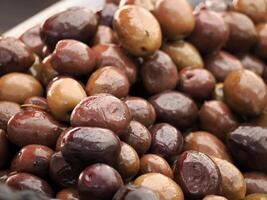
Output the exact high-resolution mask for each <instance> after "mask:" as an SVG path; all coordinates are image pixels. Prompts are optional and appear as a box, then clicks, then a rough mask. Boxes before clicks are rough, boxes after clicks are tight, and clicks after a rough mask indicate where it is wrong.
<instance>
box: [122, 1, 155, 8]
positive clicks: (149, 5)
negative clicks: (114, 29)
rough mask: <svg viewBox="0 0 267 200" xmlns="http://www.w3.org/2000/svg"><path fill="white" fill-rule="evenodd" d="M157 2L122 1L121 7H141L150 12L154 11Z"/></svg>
mask: <svg viewBox="0 0 267 200" xmlns="http://www.w3.org/2000/svg"><path fill="white" fill-rule="evenodd" d="M155 4H156V1H155V0H121V1H120V4H119V7H122V6H125V5H136V6H141V7H143V8H145V9H147V10H149V11H153V10H154V9H155Z"/></svg>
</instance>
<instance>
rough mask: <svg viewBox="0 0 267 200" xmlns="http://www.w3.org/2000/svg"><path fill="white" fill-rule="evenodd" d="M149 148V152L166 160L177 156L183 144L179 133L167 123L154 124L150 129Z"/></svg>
mask: <svg viewBox="0 0 267 200" xmlns="http://www.w3.org/2000/svg"><path fill="white" fill-rule="evenodd" d="M149 131H150V133H151V138H152V142H151V147H150V152H151V153H154V154H157V155H160V156H161V157H163V158H165V159H168V158H170V157H172V156H176V155H178V154H179V153H180V152H181V151H182V149H183V144H184V139H183V136H182V134H181V132H180V131H179V130H178V129H176V128H175V127H173V126H172V125H170V124H167V123H159V124H154V125H153V126H152V127H151V128H150V129H149Z"/></svg>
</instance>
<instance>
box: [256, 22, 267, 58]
mask: <svg viewBox="0 0 267 200" xmlns="http://www.w3.org/2000/svg"><path fill="white" fill-rule="evenodd" d="M256 31H257V43H256V47H255V52H256V54H257V55H259V56H260V57H262V58H263V59H264V60H267V42H266V40H267V23H265V24H259V25H258V26H257V27H256Z"/></svg>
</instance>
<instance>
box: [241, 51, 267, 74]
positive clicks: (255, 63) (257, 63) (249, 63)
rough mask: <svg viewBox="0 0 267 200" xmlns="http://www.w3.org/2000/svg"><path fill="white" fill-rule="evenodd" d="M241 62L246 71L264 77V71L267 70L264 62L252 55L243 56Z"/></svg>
mask: <svg viewBox="0 0 267 200" xmlns="http://www.w3.org/2000/svg"><path fill="white" fill-rule="evenodd" d="M241 62H242V65H243V66H244V68H245V69H248V70H251V71H253V72H254V73H256V74H258V75H259V76H262V75H263V71H264V69H265V68H267V65H266V64H265V63H264V62H263V61H261V60H260V59H259V58H257V57H256V56H253V55H251V54H245V55H242V56H241Z"/></svg>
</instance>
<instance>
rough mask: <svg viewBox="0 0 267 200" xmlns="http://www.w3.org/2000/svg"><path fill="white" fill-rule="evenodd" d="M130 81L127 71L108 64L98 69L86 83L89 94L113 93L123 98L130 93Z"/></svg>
mask: <svg viewBox="0 0 267 200" xmlns="http://www.w3.org/2000/svg"><path fill="white" fill-rule="evenodd" d="M129 89H130V83H129V80H128V78H127V76H126V75H125V73H124V72H123V71H122V70H121V69H119V68H117V67H112V66H106V67H103V68H100V69H98V70H96V71H95V72H94V73H93V74H92V75H91V76H90V78H89V80H88V82H87V85H86V92H87V94H88V95H95V94H99V93H108V94H112V95H114V96H115V97H118V98H122V97H126V96H127V95H128V92H129Z"/></svg>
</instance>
